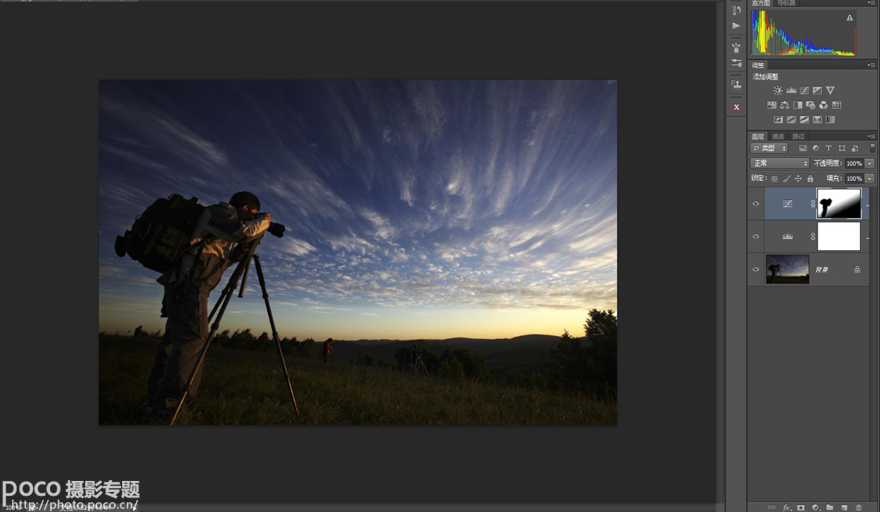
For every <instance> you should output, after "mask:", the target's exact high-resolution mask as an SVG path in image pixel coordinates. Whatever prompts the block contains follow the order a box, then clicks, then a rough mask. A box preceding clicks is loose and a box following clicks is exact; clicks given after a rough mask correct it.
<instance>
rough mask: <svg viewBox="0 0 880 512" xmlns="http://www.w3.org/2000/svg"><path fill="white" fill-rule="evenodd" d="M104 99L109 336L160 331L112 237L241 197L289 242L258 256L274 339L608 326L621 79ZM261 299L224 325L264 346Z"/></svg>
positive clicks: (223, 85) (139, 279)
mask: <svg viewBox="0 0 880 512" xmlns="http://www.w3.org/2000/svg"><path fill="white" fill-rule="evenodd" d="M99 102H100V104H99V141H98V142H99V167H100V168H99V172H98V242H99V262H98V265H99V288H100V293H99V297H100V300H99V321H100V328H101V329H102V330H107V331H111V332H112V331H117V330H118V331H126V330H129V329H132V328H133V327H135V326H137V325H144V326H145V327H146V328H149V329H159V328H161V327H162V326H163V323H164V322H163V319H161V318H160V317H159V309H160V302H161V296H162V289H161V286H160V285H159V284H157V283H156V282H155V278H156V277H157V275H156V274H155V273H153V272H151V271H149V270H147V269H144V268H143V267H141V266H140V265H139V264H138V263H137V262H135V261H133V260H131V259H129V258H127V257H126V258H123V259H121V258H118V257H117V256H116V255H115V253H114V252H113V240H114V238H115V236H116V235H117V234H121V233H123V232H124V231H125V229H127V228H128V227H130V225H131V223H132V221H133V219H134V217H135V216H137V215H138V214H139V213H140V212H141V211H143V209H144V208H146V206H148V205H149V204H150V203H151V202H152V201H153V200H155V199H156V198H157V197H161V196H167V195H169V194H171V193H175V192H177V193H181V194H182V195H184V196H186V197H190V196H195V197H198V198H199V200H200V201H201V202H202V203H203V204H210V203H216V202H219V201H225V200H228V198H229V196H230V195H231V194H232V193H233V192H236V191H238V190H249V191H252V192H254V193H256V194H257V195H258V196H259V197H260V199H261V201H262V203H263V209H264V210H267V211H270V212H271V213H272V216H273V219H274V220H276V221H277V222H281V223H283V224H285V225H286V226H287V227H288V230H287V232H286V234H285V236H284V237H283V238H281V239H278V238H275V237H271V236H268V237H267V238H266V240H264V242H263V243H262V244H261V246H260V252H259V253H260V255H261V258H262V263H263V267H264V270H265V271H266V278H267V281H268V289H269V290H268V291H269V294H270V298H271V299H270V300H271V303H272V308H273V312H274V313H275V318H276V322H277V324H278V328H279V331H280V333H281V335H282V336H297V337H299V338H300V339H303V338H305V337H314V338H316V339H325V338H327V337H333V338H336V339H376V338H392V339H416V338H447V337H455V336H466V337H475V338H506V337H513V336H518V335H522V334H534V333H541V334H555V335H558V334H561V333H562V331H563V329H568V330H569V331H571V332H572V333H574V334H576V335H582V334H583V323H584V319H585V317H586V313H587V310H588V309H590V308H614V309H616V304H617V83H616V82H615V81H568V80H563V81H483V80H480V81H384V80H383V81H337V80H332V81H318V80H303V81H242V82H236V81H160V82H150V81H105V82H102V83H101V86H100V97H99ZM230 273H231V270H229V271H228V272H227V274H226V277H227V278H228V276H229V274H230ZM251 277H255V276H253V275H252V276H251ZM225 282H226V279H225V278H224V280H223V281H222V283H221V285H220V286H218V287H217V289H216V290H215V291H214V293H213V294H212V301H213V299H214V298H215V297H216V296H218V295H219V293H220V291H221V290H222V287H223V284H225ZM255 286H257V283H256V280H255V279H253V280H249V286H248V288H249V292H248V293H246V295H245V297H244V298H242V299H239V298H238V297H237V296H236V297H234V298H233V301H232V303H231V304H230V307H229V309H228V310H227V313H226V316H225V317H224V321H223V327H222V328H228V329H238V328H251V329H252V330H253V331H256V332H262V331H267V330H269V326H268V320H267V317H266V312H265V306H264V305H263V301H262V298H261V297H260V295H259V293H258V291H257V290H255Z"/></svg>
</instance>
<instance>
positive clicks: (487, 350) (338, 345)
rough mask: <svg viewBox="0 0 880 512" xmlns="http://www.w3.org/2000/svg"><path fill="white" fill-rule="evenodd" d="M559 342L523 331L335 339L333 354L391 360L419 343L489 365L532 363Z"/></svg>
mask: <svg viewBox="0 0 880 512" xmlns="http://www.w3.org/2000/svg"><path fill="white" fill-rule="evenodd" d="M558 343H559V336H551V335H547V334H526V335H523V336H516V337H515V338H500V339H482V338H464V337H458V338H447V339H443V340H428V339H421V340H387V339H384V340H357V341H336V342H335V344H334V348H333V357H334V358H335V359H336V360H339V361H353V360H356V359H357V358H359V357H361V356H364V355H369V356H370V357H372V358H374V359H376V360H379V361H383V362H385V363H387V364H392V365H393V364H394V363H395V358H394V353H395V352H396V351H397V350H398V349H401V348H405V347H420V348H424V349H426V350H429V351H431V352H434V353H437V354H438V355H439V354H441V353H442V352H443V351H444V350H467V351H469V352H471V353H472V354H473V355H475V356H478V357H480V358H482V359H483V360H485V362H486V364H487V365H488V366H489V367H510V366H516V367H521V366H532V365H541V364H544V363H546V362H548V361H549V360H550V358H551V352H552V351H553V350H554V349H555V348H556V346H557V344H558Z"/></svg>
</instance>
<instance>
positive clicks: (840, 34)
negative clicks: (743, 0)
mask: <svg viewBox="0 0 880 512" xmlns="http://www.w3.org/2000/svg"><path fill="white" fill-rule="evenodd" d="M751 29H752V54H753V55H760V56H798V55H804V56H830V57H855V56H856V34H857V31H856V19H855V15H854V14H853V12H852V11H842V10H804V11H790V10H786V9H780V10H772V11H771V10H766V9H755V10H753V11H752V20H751Z"/></svg>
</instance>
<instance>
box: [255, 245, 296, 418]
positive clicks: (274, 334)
mask: <svg viewBox="0 0 880 512" xmlns="http://www.w3.org/2000/svg"><path fill="white" fill-rule="evenodd" d="M254 268H256V270H257V279H259V281H260V288H261V289H262V290H263V302H265V303H266V313H268V314H269V325H271V326H272V338H273V339H274V340H275V346H276V347H277V348H278V358H279V359H280V360H281V369H282V370H283V371H284V378H285V379H287V390H288V391H290V402H291V403H292V404H293V412H294V414H296V415H297V416H299V406H298V405H297V404H296V395H294V394H293V383H291V381H290V373H289V372H288V371H287V361H286V360H285V359H284V350H282V348H281V340H280V339H278V330H277V329H276V328H275V317H274V316H272V306H270V305H269V292H267V291H266V280H265V279H264V278H263V267H262V266H261V265H260V257H259V256H257V255H256V254H254Z"/></svg>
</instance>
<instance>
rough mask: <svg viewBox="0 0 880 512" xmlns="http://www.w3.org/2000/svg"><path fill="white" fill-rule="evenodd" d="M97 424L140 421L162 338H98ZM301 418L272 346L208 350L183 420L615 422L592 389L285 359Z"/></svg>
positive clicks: (611, 408)
mask: <svg viewBox="0 0 880 512" xmlns="http://www.w3.org/2000/svg"><path fill="white" fill-rule="evenodd" d="M99 343H100V369H99V372H100V378H99V400H100V402H99V416H100V418H99V421H100V423H101V424H102V425H139V424H144V423H145V421H144V419H143V417H142V416H141V409H140V406H141V404H142V403H143V401H144V399H145V398H146V381H147V376H148V374H149V371H150V366H151V365H152V361H153V355H154V351H155V348H156V345H157V343H158V340H155V339H152V338H139V339H136V338H132V337H129V336H107V335H104V336H101V337H100V339H99ZM287 362H288V366H289V368H290V371H291V374H292V377H293V386H294V391H295V392H296V398H297V401H298V403H299V407H300V411H301V414H300V415H299V416H294V415H293V413H292V410H291V404H290V399H289V395H288V392H287V389H286V383H285V382H284V378H283V375H282V372H281V369H280V364H279V361H278V356H277V353H276V352H274V351H256V350H240V349H234V348H228V347H222V346H216V347H215V346H212V347H211V351H210V352H209V354H208V357H207V361H206V367H205V374H204V379H203V381H202V387H201V391H200V395H199V397H198V401H197V402H196V403H195V405H194V407H192V408H190V409H187V410H186V411H185V413H184V415H183V417H182V419H181V421H180V423H181V424H189V425H287V424H296V425H585V424H586V425H614V424H616V422H617V404H616V402H615V401H614V400H611V399H605V400H596V399H593V398H591V397H590V396H589V395H586V394H582V393H574V392H561V391H552V390H546V389H529V388H526V387H518V386H509V385H502V384H498V383H493V382H491V381H490V382H476V381H473V380H459V381H454V380H449V379H445V378H440V377H434V376H420V375H412V374H407V373H401V372H398V371H396V370H394V369H391V368H387V367H385V368H379V367H361V366H355V365H352V364H350V363H349V362H347V361H344V360H336V361H334V362H332V363H331V364H328V365H324V364H323V363H322V362H321V361H320V360H319V359H314V358H303V357H297V356H296V355H295V354H291V355H288V356H287Z"/></svg>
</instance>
